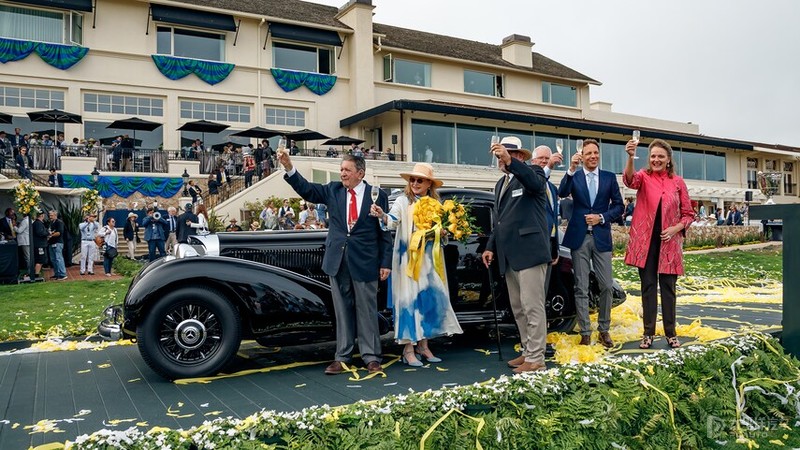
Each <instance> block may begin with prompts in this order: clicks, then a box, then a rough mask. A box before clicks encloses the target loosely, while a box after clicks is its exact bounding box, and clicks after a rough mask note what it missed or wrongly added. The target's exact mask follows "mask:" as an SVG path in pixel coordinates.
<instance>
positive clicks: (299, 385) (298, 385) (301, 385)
mask: <svg viewBox="0 0 800 450" xmlns="http://www.w3.org/2000/svg"><path fill="white" fill-rule="evenodd" d="M294 387H296V388H301V387H306V384H305V383H301V384H295V385H294Z"/></svg>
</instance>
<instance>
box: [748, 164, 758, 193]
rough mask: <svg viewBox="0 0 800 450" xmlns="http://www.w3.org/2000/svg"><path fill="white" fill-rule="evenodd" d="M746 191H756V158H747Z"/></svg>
mask: <svg viewBox="0 0 800 450" xmlns="http://www.w3.org/2000/svg"><path fill="white" fill-rule="evenodd" d="M747 189H758V159H757V158H747Z"/></svg>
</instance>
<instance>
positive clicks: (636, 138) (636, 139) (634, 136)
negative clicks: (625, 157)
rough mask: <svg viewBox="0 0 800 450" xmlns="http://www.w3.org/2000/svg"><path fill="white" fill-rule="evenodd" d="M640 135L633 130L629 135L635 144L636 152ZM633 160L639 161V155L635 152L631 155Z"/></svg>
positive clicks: (637, 131)
mask: <svg viewBox="0 0 800 450" xmlns="http://www.w3.org/2000/svg"><path fill="white" fill-rule="evenodd" d="M641 135H642V134H641V133H640V132H639V130H633V133H631V139H632V140H634V141H635V142H636V146H637V150H638V146H639V137H641ZM633 159H639V155H637V154H636V152H634V153H633Z"/></svg>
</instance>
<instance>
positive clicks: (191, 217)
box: [175, 203, 198, 244]
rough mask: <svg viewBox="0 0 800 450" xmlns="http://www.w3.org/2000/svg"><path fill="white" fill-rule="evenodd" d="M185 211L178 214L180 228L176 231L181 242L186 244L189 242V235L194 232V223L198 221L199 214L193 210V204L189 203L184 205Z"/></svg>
mask: <svg viewBox="0 0 800 450" xmlns="http://www.w3.org/2000/svg"><path fill="white" fill-rule="evenodd" d="M184 211H185V212H184V213H183V214H181V215H180V216H178V229H177V231H176V232H175V234H176V235H177V236H176V238H177V239H178V243H179V244H186V243H188V242H189V236H190V235H192V234H194V231H192V224H193V223H197V222H198V219H197V215H195V214H194V213H193V212H192V204H191V203H187V204H186V206H184Z"/></svg>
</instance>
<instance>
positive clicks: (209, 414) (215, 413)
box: [203, 411, 222, 416]
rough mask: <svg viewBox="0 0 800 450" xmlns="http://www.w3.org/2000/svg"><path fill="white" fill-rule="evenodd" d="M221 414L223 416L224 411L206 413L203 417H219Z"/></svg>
mask: <svg viewBox="0 0 800 450" xmlns="http://www.w3.org/2000/svg"><path fill="white" fill-rule="evenodd" d="M220 414H222V411H209V412H207V413H205V414H203V415H204V416H218V415H220Z"/></svg>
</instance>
